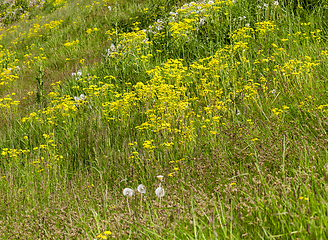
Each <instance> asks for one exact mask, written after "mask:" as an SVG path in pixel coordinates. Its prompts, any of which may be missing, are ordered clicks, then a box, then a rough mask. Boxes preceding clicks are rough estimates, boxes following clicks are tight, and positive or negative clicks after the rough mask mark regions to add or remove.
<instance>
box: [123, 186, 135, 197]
mask: <svg viewBox="0 0 328 240" xmlns="http://www.w3.org/2000/svg"><path fill="white" fill-rule="evenodd" d="M123 195H124V196H126V197H132V196H133V189H131V188H124V189H123Z"/></svg>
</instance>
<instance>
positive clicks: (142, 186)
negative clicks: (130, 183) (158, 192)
mask: <svg viewBox="0 0 328 240" xmlns="http://www.w3.org/2000/svg"><path fill="white" fill-rule="evenodd" d="M138 192H140V193H146V187H145V186H144V185H143V184H140V185H139V186H138Z"/></svg>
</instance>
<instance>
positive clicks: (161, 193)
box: [155, 187, 165, 198]
mask: <svg viewBox="0 0 328 240" xmlns="http://www.w3.org/2000/svg"><path fill="white" fill-rule="evenodd" d="M155 194H156V196H157V197H159V198H161V197H164V195H165V191H164V188H162V187H158V188H157V189H156V190H155Z"/></svg>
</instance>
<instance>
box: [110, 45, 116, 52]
mask: <svg viewBox="0 0 328 240" xmlns="http://www.w3.org/2000/svg"><path fill="white" fill-rule="evenodd" d="M110 50H111V51H112V52H116V47H115V45H114V44H111V45H110Z"/></svg>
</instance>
